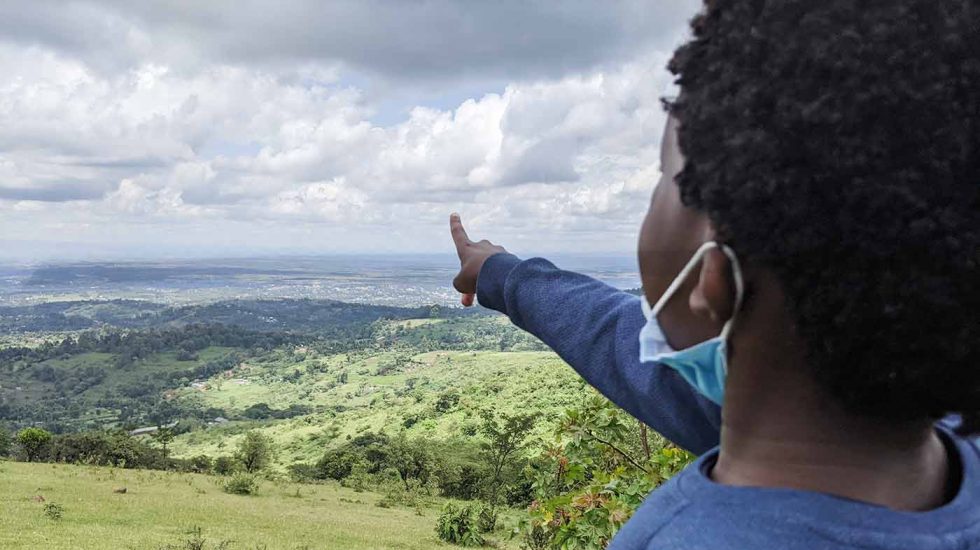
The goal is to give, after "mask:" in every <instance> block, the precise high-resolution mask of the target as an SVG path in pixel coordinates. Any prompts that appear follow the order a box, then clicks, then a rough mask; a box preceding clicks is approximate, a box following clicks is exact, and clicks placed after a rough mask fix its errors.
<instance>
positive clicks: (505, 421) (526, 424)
mask: <svg viewBox="0 0 980 550" xmlns="http://www.w3.org/2000/svg"><path fill="white" fill-rule="evenodd" d="M481 415H482V417H483V424H482V425H481V426H480V432H481V433H482V434H483V436H484V437H486V438H487V441H486V442H485V443H484V444H483V455H484V457H485V460H486V461H487V464H488V465H489V466H490V479H489V491H488V494H487V500H488V501H489V503H490V510H489V514H490V517H491V518H493V519H491V520H490V521H488V525H487V527H489V530H492V529H493V524H494V523H496V511H497V504H498V503H499V500H500V489H501V488H503V485H504V482H505V481H506V480H505V478H504V468H505V467H506V466H507V465H508V464H511V462H512V459H513V458H514V457H515V456H517V455H518V454H519V453H520V452H521V451H523V450H524V448H525V447H526V446H527V438H528V435H530V433H531V428H533V427H534V421H535V420H536V419H537V415H535V414H513V415H511V414H506V413H504V414H501V415H500V418H499V419H498V418H497V417H496V415H494V414H493V412H492V411H489V410H484V411H483V412H482V413H481Z"/></svg>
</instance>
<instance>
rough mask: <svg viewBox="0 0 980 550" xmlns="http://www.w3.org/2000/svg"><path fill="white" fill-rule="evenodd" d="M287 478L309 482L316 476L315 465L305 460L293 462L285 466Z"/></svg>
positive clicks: (298, 481)
mask: <svg viewBox="0 0 980 550" xmlns="http://www.w3.org/2000/svg"><path fill="white" fill-rule="evenodd" d="M286 472H287V473H288V474H289V479H291V480H293V481H295V482H297V483H309V482H311V481H313V480H314V479H316V478H317V469H316V466H314V465H312V464H307V463H305V462H294V463H292V464H290V465H289V466H287V467H286Z"/></svg>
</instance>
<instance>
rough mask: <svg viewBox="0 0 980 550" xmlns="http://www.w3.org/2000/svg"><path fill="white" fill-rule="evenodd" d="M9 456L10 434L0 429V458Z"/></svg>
mask: <svg viewBox="0 0 980 550" xmlns="http://www.w3.org/2000/svg"><path fill="white" fill-rule="evenodd" d="M8 454H10V432H8V431H7V430H6V428H2V427H0V457H2V456H7V455H8Z"/></svg>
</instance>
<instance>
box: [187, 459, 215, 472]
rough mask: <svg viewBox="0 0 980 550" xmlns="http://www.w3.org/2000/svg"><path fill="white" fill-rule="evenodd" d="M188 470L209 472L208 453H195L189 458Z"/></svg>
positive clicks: (209, 460)
mask: <svg viewBox="0 0 980 550" xmlns="http://www.w3.org/2000/svg"><path fill="white" fill-rule="evenodd" d="M190 470H191V471H192V472H194V473H198V474H207V473H210V472H211V457H209V456H208V455H197V456H195V457H194V458H192V459H190Z"/></svg>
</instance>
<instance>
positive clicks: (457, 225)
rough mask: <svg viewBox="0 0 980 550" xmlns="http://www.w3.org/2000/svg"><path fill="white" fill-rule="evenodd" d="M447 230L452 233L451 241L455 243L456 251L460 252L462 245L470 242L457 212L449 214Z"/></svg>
mask: <svg viewBox="0 0 980 550" xmlns="http://www.w3.org/2000/svg"><path fill="white" fill-rule="evenodd" d="M449 232H450V233H452V235H453V242H454V243H456V252H462V251H463V247H464V246H466V245H467V244H469V243H470V237H469V235H467V234H466V230H465V229H463V222H462V220H460V219H459V214H457V213H455V212H453V213H452V214H450V216H449Z"/></svg>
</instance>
